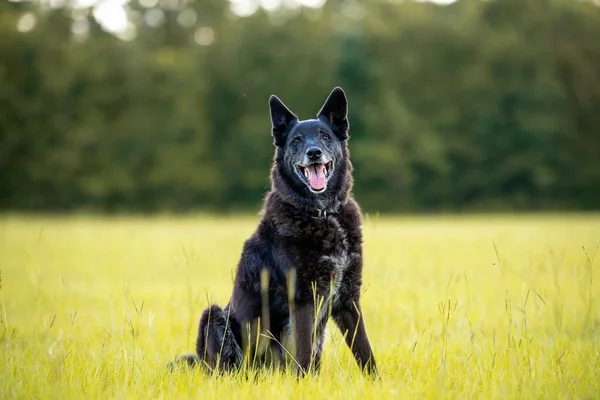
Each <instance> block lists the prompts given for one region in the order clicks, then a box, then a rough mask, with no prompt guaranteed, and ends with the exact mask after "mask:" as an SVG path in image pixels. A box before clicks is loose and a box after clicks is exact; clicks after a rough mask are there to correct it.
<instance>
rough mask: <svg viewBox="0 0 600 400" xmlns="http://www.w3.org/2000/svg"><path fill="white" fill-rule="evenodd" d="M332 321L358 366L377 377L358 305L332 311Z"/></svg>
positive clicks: (373, 358)
mask: <svg viewBox="0 0 600 400" xmlns="http://www.w3.org/2000/svg"><path fill="white" fill-rule="evenodd" d="M333 319H334V320H335V323H336V325H337V326H338V327H339V328H340V331H341V332H342V335H344V337H345V339H346V344H347V345H348V347H349V348H350V350H351V351H352V354H353V355H354V358H355V359H356V362H357V363H358V366H359V367H360V368H361V369H362V370H363V372H366V373H367V374H369V375H377V374H378V372H377V365H376V363H375V356H374V355H373V350H372V349H371V345H370V343H369V338H368V336H367V330H366V328H365V322H364V319H363V315H362V312H361V309H360V305H359V304H356V306H355V307H353V308H350V307H340V308H338V309H334V310H333Z"/></svg>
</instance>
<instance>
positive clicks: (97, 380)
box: [0, 215, 600, 399]
mask: <svg viewBox="0 0 600 400" xmlns="http://www.w3.org/2000/svg"><path fill="white" fill-rule="evenodd" d="M256 221H257V218H256V217H244V218H241V217H240V218H209V217H193V218H192V217H187V218H167V217H161V218H152V219H143V218H121V219H101V218H85V217H79V218H42V217H22V216H4V217H1V219H0V270H1V273H2V290H1V300H2V308H1V309H0V317H1V323H0V344H1V348H0V379H1V384H0V398H2V399H8V398H24V399H30V398H73V399H79V398H86V399H89V398H106V397H109V398H114V397H117V398H140V399H150V398H180V397H194V398H211V397H217V396H218V397H220V398H247V397H255V398H278V399H279V398H308V397H310V398H318V397H323V398H360V399H363V398H373V399H379V398H399V397H401V398H411V399H412V398H440V397H453V398H454V397H457V398H475V397H479V398H495V399H506V398H519V399H520V398H540V397H541V398H596V397H597V396H598V393H600V383H599V376H600V361H599V360H600V346H599V341H600V335H599V334H598V331H599V329H600V318H599V315H600V305H596V303H597V301H598V298H599V295H600V273H599V272H600V271H599V268H600V260H599V259H600V249H598V251H597V252H596V249H597V246H598V243H599V242H600V216H597V215H581V216H574V215H567V216H551V215H550V216H493V217H487V216H477V217H443V218H442V217H429V218H383V217H382V218H365V226H364V236H365V238H364V245H365V271H364V282H365V285H364V295H363V310H364V313H365V321H366V323H367V330H368V333H369V337H370V339H371V342H372V345H373V348H374V351H375V355H376V358H377V361H378V364H379V369H380V372H381V376H382V379H381V381H379V382H377V381H375V382H372V381H370V380H368V379H364V378H363V377H362V376H361V375H360V373H359V370H358V368H357V366H356V364H355V362H354V360H353V359H352V357H351V355H350V352H349V351H348V349H347V348H346V345H345V344H344V342H343V340H342V337H341V335H340V334H339V333H338V332H337V330H336V328H335V326H334V325H333V324H330V326H329V331H328V339H327V342H326V345H325V351H324V356H323V366H322V370H321V373H320V375H319V376H316V377H309V378H307V379H305V380H301V381H297V380H296V379H294V378H293V377H291V376H289V375H285V374H271V373H268V372H265V371H259V372H258V373H256V374H250V376H249V377H244V378H242V377H241V376H237V375H229V376H224V377H218V378H217V377H208V376H206V375H204V374H203V373H202V372H200V371H185V370H183V371H176V372H174V373H169V372H167V370H166V368H165V366H166V364H167V363H168V362H169V361H171V360H172V359H173V358H174V357H175V356H177V355H179V354H182V353H185V352H189V351H191V350H193V348H194V340H195V335H196V328H197V322H198V318H199V316H200V313H201V311H202V310H203V309H204V308H205V307H206V305H207V298H208V299H209V300H210V301H211V302H217V303H219V304H221V305H224V304H225V303H226V302H227V299H228V297H229V295H230V293H231V287H232V278H233V269H234V267H235V266H236V263H237V260H238V257H239V254H240V251H241V247H242V244H243V241H244V240H245V239H246V238H247V237H248V236H249V234H250V233H251V232H252V231H253V229H254V227H255V224H256ZM594 257H595V258H594Z"/></svg>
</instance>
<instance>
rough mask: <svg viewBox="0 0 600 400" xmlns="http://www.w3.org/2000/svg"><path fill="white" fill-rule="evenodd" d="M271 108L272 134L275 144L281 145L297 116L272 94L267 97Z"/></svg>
mask: <svg viewBox="0 0 600 400" xmlns="http://www.w3.org/2000/svg"><path fill="white" fill-rule="evenodd" d="M269 107H270V108H271V125H272V126H273V130H272V134H273V139H274V140H275V142H274V143H275V146H278V147H281V146H283V145H284V144H285V139H286V133H287V132H288V130H289V128H290V127H291V125H292V124H293V123H295V122H297V121H298V117H296V116H295V115H294V113H293V112H291V111H290V110H289V109H288V108H287V107H286V106H285V104H283V102H282V101H281V100H279V98H278V97H277V96H275V95H274V94H273V95H271V97H270V98H269Z"/></svg>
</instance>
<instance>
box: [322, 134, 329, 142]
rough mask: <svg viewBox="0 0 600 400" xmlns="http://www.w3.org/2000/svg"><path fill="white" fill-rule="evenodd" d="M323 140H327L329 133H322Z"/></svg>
mask: <svg viewBox="0 0 600 400" xmlns="http://www.w3.org/2000/svg"><path fill="white" fill-rule="evenodd" d="M323 140H325V141H327V140H329V135H328V134H326V133H324V134H323Z"/></svg>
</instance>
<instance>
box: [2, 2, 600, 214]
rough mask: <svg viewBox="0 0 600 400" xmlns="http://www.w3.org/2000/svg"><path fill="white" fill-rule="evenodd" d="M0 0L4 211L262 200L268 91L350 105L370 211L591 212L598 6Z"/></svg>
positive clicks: (312, 105)
mask: <svg viewBox="0 0 600 400" xmlns="http://www.w3.org/2000/svg"><path fill="white" fill-rule="evenodd" d="M127 15H128V18H129V21H130V24H131V26H130V27H129V28H128V30H127V31H126V32H122V33H120V34H113V33H109V32H106V31H105V29H104V28H103V27H102V26H101V25H100V24H99V22H98V21H96V19H95V17H94V13H93V10H92V9H80V8H72V7H70V6H69V4H65V5H62V6H55V7H49V6H48V5H47V3H45V2H44V3H39V2H37V1H20V2H10V1H8V2H6V1H5V2H0V209H2V210H5V211H6V210H18V211H61V212H64V211H81V210H83V211H93V212H163V211H169V212H186V211H195V210H207V211H222V212H229V211H241V210H243V211H247V210H256V207H257V206H258V204H259V203H260V201H261V199H262V197H263V195H264V193H265V192H266V191H267V189H268V168H269V166H270V164H271V162H272V155H273V145H272V138H271V137H270V120H269V112H268V105H267V101H268V97H269V95H271V94H272V93H275V94H277V95H278V96H279V97H280V98H281V99H282V100H283V101H284V102H285V103H286V104H287V105H288V106H289V107H290V108H291V109H292V110H294V111H295V112H296V113H297V114H298V115H299V116H300V117H301V118H303V119H304V118H312V117H314V115H315V114H316V112H317V111H318V108H319V106H320V105H321V104H322V102H323V101H324V99H325V97H326V95H327V94H328V93H329V91H330V90H331V89H332V88H333V87H334V86H336V85H340V86H342V87H343V88H344V89H345V91H346V93H347V95H348V97H349V102H350V115H349V118H350V126H351V129H350V135H351V138H350V142H349V145H350V150H351V154H352V160H353V164H354V167H355V193H356V197H357V199H358V200H359V202H360V203H361V205H362V207H363V208H364V209H365V211H369V212H376V211H380V212H436V211H469V210H478V211H479V210H589V209H597V208H598V207H599V206H600V46H599V45H598V38H600V7H599V6H598V5H597V4H596V3H595V2H594V1H591V0H590V1H574V0H527V1H523V0H491V1H479V0H458V1H457V2H455V3H453V4H451V5H447V6H440V5H436V4H432V3H424V2H412V1H404V2H393V1H384V0H329V1H327V2H326V3H325V5H324V6H323V7H322V8H318V9H314V8H308V7H293V8H281V9H277V10H271V11H265V10H261V9H259V10H257V11H256V12H255V13H253V14H252V15H250V16H244V17H241V16H239V15H235V14H234V13H233V12H232V10H231V8H230V4H229V3H228V2H227V1H224V0H222V1H221V0H203V1H201V0H196V1H192V0H190V1H188V0H174V1H162V0H161V1H149V0H145V1H138V0H132V1H131V2H130V3H129V4H128V5H127Z"/></svg>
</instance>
